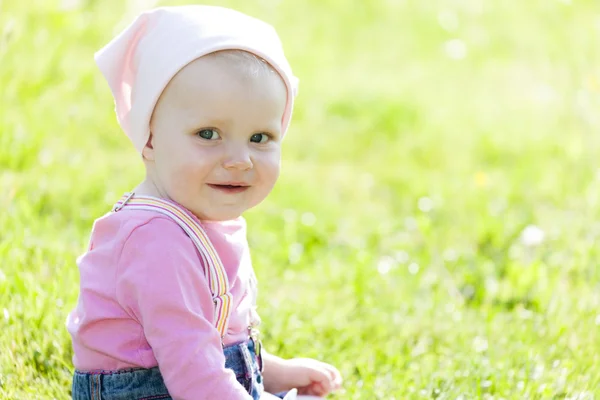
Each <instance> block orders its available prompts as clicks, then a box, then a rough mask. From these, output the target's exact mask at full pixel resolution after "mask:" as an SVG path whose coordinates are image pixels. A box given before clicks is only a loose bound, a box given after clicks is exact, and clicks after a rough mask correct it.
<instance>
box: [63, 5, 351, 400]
mask: <svg viewBox="0 0 600 400" xmlns="http://www.w3.org/2000/svg"><path fill="white" fill-rule="evenodd" d="M96 61H97V63H98V65H99V67H100V70H101V71H102V73H103V74H104V76H105V78H106V79H107V81H108V84H109V86H110V88H111V90H112V93H113V96H114V99H115V109H116V114H117V118H118V121H119V123H120V125H121V127H122V128H123V130H124V132H125V133H126V134H127V135H128V136H129V138H130V139H131V141H132V142H133V144H134V146H135V147H136V148H137V150H138V151H139V152H140V154H141V156H142V159H143V162H144V165H145V167H146V177H145V179H144V180H143V182H141V183H140V184H139V185H138V186H137V187H136V188H135V189H134V190H133V191H132V192H130V193H127V194H125V195H124V196H123V197H122V198H121V199H120V200H119V201H118V202H117V203H116V204H115V205H114V207H113V209H112V211H110V212H109V213H107V214H106V215H104V216H103V217H101V218H99V219H98V220H96V221H95V223H94V227H93V230H92V234H91V238H90V242H89V247H88V250H87V252H86V253H85V254H83V255H82V256H81V257H80V258H79V259H78V266H79V270H80V294H79V299H78V303H77V306H76V308H75V309H74V310H73V311H72V312H71V313H70V314H69V317H68V319H67V328H68V330H69V332H70V334H71V336H72V340H73V349H74V356H73V362H74V365H75V368H76V371H75V373H74V377H73V386H72V397H73V399H81V400H83V399H98V400H99V399H106V400H112V399H114V400H117V399H153V400H155V399H190V400H201V399H232V400H233V399H259V398H263V399H265V398H282V397H284V396H286V397H285V398H293V397H294V396H295V393H296V392H297V393H298V394H299V396H298V398H302V397H303V396H302V395H309V396H319V397H322V396H326V395H327V394H329V393H331V392H333V391H335V390H337V389H339V388H340V385H341V376H340V373H339V372H338V370H337V369H336V368H334V367H333V366H331V365H329V364H326V363H323V362H320V361H317V360H312V359H305V358H296V359H289V360H285V359H282V358H279V357H277V356H275V355H272V354H269V353H267V352H266V351H264V350H262V346H261V342H260V338H259V334H258V328H257V327H258V324H259V323H260V318H259V317H258V315H257V313H256V278H255V275H254V271H253V268H252V264H251V261H250V255H249V249H248V243H247V240H246V225H245V221H244V219H243V218H242V217H241V215H242V214H243V213H244V211H246V210H248V209H250V208H252V207H254V206H256V205H257V204H259V203H260V202H261V201H262V200H263V199H264V198H265V197H266V196H267V195H268V194H269V192H270V191H271V189H272V188H273V186H274V185H275V182H276V181H277V178H278V175H279V169H280V157H281V144H282V140H283V137H284V135H285V132H286V130H287V127H288V125H289V122H290V118H291V115H292V109H293V103H294V97H295V94H296V88H297V80H296V78H295V77H294V76H293V75H292V71H291V68H290V66H289V64H288V62H287V60H286V58H285V56H284V53H283V50H282V47H281V43H280V41H279V38H278V36H277V34H276V32H275V30H274V29H273V28H272V27H271V26H269V25H267V24H266V23H264V22H262V21H259V20H257V19H254V18H251V17H249V16H247V15H244V14H242V13H239V12H236V11H233V10H229V9H225V8H221V7H209V6H181V7H163V8H158V9H154V10H151V11H148V12H145V13H143V14H141V15H140V16H139V17H138V18H137V19H136V20H135V21H134V22H133V23H132V24H131V25H130V26H129V27H128V28H126V29H125V30H124V31H123V32H122V33H121V34H120V35H118V36H117V37H116V38H115V39H114V40H113V41H111V42H110V43H109V44H108V45H107V46H106V47H104V48H103V49H102V50H100V51H99V52H98V53H97V54H96ZM115 200H116V199H115ZM271 393H273V394H271ZM286 393H287V395H286Z"/></svg>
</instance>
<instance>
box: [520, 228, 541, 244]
mask: <svg viewBox="0 0 600 400" xmlns="http://www.w3.org/2000/svg"><path fill="white" fill-rule="evenodd" d="M545 238H546V232H544V231H543V230H542V229H541V228H539V227H537V226H535V225H529V226H527V227H526V228H525V229H523V232H521V243H522V244H523V245H525V246H527V247H535V246H539V245H540V244H542V243H543V242H544V239H545Z"/></svg>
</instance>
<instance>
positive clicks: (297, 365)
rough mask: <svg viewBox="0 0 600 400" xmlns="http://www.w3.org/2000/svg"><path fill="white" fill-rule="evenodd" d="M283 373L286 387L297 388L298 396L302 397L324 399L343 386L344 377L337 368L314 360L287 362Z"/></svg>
mask: <svg viewBox="0 0 600 400" xmlns="http://www.w3.org/2000/svg"><path fill="white" fill-rule="evenodd" d="M281 372H282V375H281V377H282V379H283V380H284V381H285V385H286V386H288V387H289V388H297V389H298V394H302V395H310V396H319V397H324V396H327V395H328V394H329V393H331V392H335V391H336V390H339V389H340V388H341V386H342V376H341V374H340V372H339V371H338V370H337V368H335V367H334V366H332V365H329V364H326V363H324V362H321V361H317V360H313V359H312V358H292V359H291V360H285V361H284V363H283V365H282V371H281ZM281 383H283V382H281Z"/></svg>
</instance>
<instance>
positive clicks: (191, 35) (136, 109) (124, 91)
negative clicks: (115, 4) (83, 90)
mask: <svg viewBox="0 0 600 400" xmlns="http://www.w3.org/2000/svg"><path fill="white" fill-rule="evenodd" d="M232 49H239V50H245V51H247V52H250V53H253V54H256V55H257V56H259V57H261V58H263V59H264V60H265V61H267V62H268V63H269V64H270V65H271V66H272V67H273V68H274V69H275V70H276V71H277V72H278V73H279V75H281V78H282V79H283V82H284V83H285V85H286V88H287V104H286V107H285V112H284V114H283V117H282V120H281V125H282V132H283V133H284V134H285V131H286V130H287V128H288V126H289V123H290V118H291V116H292V110H293V106H294V97H295V95H296V92H297V85H298V79H297V78H296V77H295V76H294V75H293V74H292V70H291V67H290V65H289V64H288V62H287V59H286V58H285V55H284V53H283V48H282V45H281V41H280V40H279V37H278V35H277V32H275V29H273V27H272V26H271V25H269V24H267V23H265V22H263V21H260V20H258V19H256V18H253V17H250V16H248V15H245V14H242V13H240V12H238V11H234V10H231V9H227V8H222V7H214V6H200V5H190V6H179V7H161V8H156V9H153V10H150V11H147V12H144V13H142V14H141V15H140V16H138V17H137V18H136V19H135V20H134V21H133V22H132V23H131V25H129V26H128V27H127V28H126V29H125V30H124V31H123V32H121V33H120V34H119V35H118V36H117V37H115V38H114V39H113V40H112V41H111V42H110V43H108V44H107V45H106V46H105V47H104V48H102V49H101V50H99V51H98V52H97V53H96V54H95V59H96V63H97V64H98V66H99V68H100V70H101V71H102V74H103V75H104V77H105V78H106V80H107V81H108V84H109V86H110V89H111V91H112V94H113V97H114V99H115V111H116V114H117V120H118V121H119V124H120V125H121V128H122V129H123V131H124V132H125V133H126V134H127V136H129V138H130V139H131V141H132V142H133V144H134V146H135V147H136V149H137V150H138V151H139V152H141V151H142V150H143V148H144V146H145V145H146V143H147V141H148V137H149V134H150V118H151V116H152V112H153V111H154V107H155V106H156V102H157V101H158V99H159V97H160V95H161V93H162V92H163V90H164V89H165V87H166V86H167V84H168V83H169V81H170V80H171V79H172V78H173V76H175V74H177V72H179V71H180V70H181V69H182V68H183V67H185V66H186V65H187V64H189V63H190V62H192V61H193V60H195V59H197V58H199V57H202V56H204V55H206V54H209V53H213V52H215V51H219V50H232Z"/></svg>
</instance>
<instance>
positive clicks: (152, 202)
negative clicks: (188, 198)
mask: <svg viewBox="0 0 600 400" xmlns="http://www.w3.org/2000/svg"><path fill="white" fill-rule="evenodd" d="M133 195H134V193H127V194H125V195H124V196H123V197H122V198H121V199H120V200H119V201H118V202H117V204H115V206H114V208H113V211H114V212H116V211H119V210H120V209H122V208H123V207H127V208H129V209H132V210H148V211H155V212H159V213H161V214H163V215H166V216H168V217H169V218H171V219H172V220H173V221H175V222H177V224H178V225H179V226H180V227H181V228H182V229H183V230H184V231H185V233H186V234H187V235H188V236H189V237H190V239H192V241H193V242H194V245H196V248H197V249H198V252H199V253H200V257H202V261H203V262H204V265H205V266H206V268H205V270H204V274H205V276H206V279H207V281H208V285H209V287H210V292H211V294H212V298H213V302H214V304H215V321H216V322H215V326H216V328H217V330H218V331H219V333H220V334H221V339H223V338H224V337H225V334H226V333H227V323H228V321H229V315H230V313H231V303H232V296H231V293H229V281H228V280H227V275H226V274H225V268H224V267H223V263H221V259H220V258H219V256H218V254H217V252H216V250H215V248H214V247H213V245H212V243H211V242H210V240H209V239H208V237H207V236H206V232H204V229H202V227H201V226H200V224H198V222H196V221H195V220H194V219H193V218H191V217H190V216H189V215H188V214H187V213H186V212H185V211H183V210H182V209H181V208H180V207H178V206H176V205H175V204H172V203H169V202H167V201H164V200H161V199H159V198H155V197H147V196H136V197H133Z"/></svg>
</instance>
